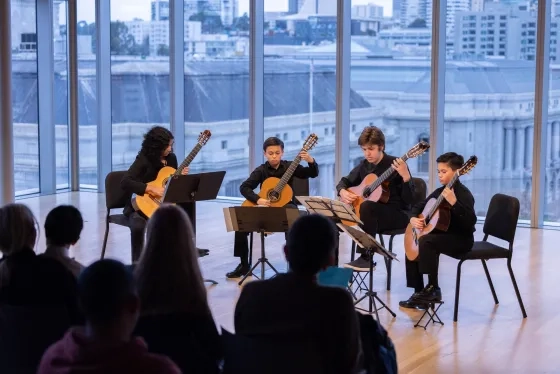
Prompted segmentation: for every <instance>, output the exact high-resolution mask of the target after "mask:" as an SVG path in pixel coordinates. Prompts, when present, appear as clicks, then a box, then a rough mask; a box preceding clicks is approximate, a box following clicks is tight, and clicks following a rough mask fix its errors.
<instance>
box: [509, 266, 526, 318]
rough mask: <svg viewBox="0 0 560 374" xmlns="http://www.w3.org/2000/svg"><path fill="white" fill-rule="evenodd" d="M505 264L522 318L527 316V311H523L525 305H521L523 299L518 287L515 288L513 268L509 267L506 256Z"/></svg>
mask: <svg viewBox="0 0 560 374" xmlns="http://www.w3.org/2000/svg"><path fill="white" fill-rule="evenodd" d="M507 266H508V270H509V276H510V277H511V283H513V288H514V289H515V294H516V295H517V301H518V302H519V307H520V308H521V313H523V318H527V312H526V311H525V306H524V305H523V300H521V294H520V293H519V288H517V282H516V281H515V276H514V275H513V269H512V268H511V258H508V261H507Z"/></svg>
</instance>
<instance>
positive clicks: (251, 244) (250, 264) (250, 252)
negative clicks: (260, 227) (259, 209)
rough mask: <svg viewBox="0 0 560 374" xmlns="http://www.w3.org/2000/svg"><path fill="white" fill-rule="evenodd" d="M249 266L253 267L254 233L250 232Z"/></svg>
mask: <svg viewBox="0 0 560 374" xmlns="http://www.w3.org/2000/svg"><path fill="white" fill-rule="evenodd" d="M249 236H250V237H249V268H251V267H253V233H252V232H251V233H249Z"/></svg>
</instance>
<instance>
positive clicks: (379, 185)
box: [342, 141, 430, 226]
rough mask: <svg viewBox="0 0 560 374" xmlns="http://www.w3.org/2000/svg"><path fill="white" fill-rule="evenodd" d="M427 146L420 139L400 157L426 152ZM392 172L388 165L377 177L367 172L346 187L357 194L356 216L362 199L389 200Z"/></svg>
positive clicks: (405, 157)
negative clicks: (357, 180)
mask: <svg viewBox="0 0 560 374" xmlns="http://www.w3.org/2000/svg"><path fill="white" fill-rule="evenodd" d="M428 148H430V145H429V144H428V143H426V142H424V141H421V142H420V143H418V144H416V145H415V146H414V147H412V148H410V150H409V151H408V152H406V153H405V154H404V156H402V157H401V159H402V160H403V161H404V162H406V161H407V160H408V159H409V158H415V157H418V156H420V155H421V154H423V153H424V152H426V150H427V149H428ZM394 173H396V170H395V169H393V168H392V167H389V168H388V169H387V170H385V172H384V173H383V174H381V175H380V176H379V177H378V176H377V175H376V174H374V173H371V174H368V175H366V177H365V178H364V180H363V181H362V183H360V184H359V185H358V186H355V187H350V188H348V191H350V192H353V193H354V194H356V195H358V198H357V199H356V200H354V202H353V203H352V206H353V207H354V213H355V214H356V215H357V216H358V218H359V217H360V206H361V205H362V203H363V202H364V201H366V200H369V201H374V202H378V201H379V202H382V203H386V202H387V201H389V182H390V178H391V177H392V176H393V174H394ZM342 223H343V224H345V225H347V226H354V225H356V223H354V222H348V221H343V222H342Z"/></svg>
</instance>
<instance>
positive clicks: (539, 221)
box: [531, 1, 552, 228]
mask: <svg viewBox="0 0 560 374" xmlns="http://www.w3.org/2000/svg"><path fill="white" fill-rule="evenodd" d="M550 13H551V2H550V1H539V3H538V9H537V25H538V27H537V55H536V66H535V122H534V127H533V131H534V133H533V165H532V176H531V179H532V189H531V227H534V228H540V227H542V226H543V222H544V210H545V187H546V182H545V177H546V156H547V155H546V145H547V139H546V136H544V134H546V128H547V127H546V126H548V79H549V73H550V59H549V53H550ZM548 140H549V141H552V139H548Z"/></svg>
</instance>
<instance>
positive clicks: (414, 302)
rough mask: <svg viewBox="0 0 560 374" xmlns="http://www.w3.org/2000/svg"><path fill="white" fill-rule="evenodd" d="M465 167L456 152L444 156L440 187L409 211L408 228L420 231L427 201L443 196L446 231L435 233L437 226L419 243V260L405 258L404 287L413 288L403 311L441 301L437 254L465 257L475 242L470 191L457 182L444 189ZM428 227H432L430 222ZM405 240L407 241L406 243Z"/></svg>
mask: <svg viewBox="0 0 560 374" xmlns="http://www.w3.org/2000/svg"><path fill="white" fill-rule="evenodd" d="M463 165H464V159H463V156H461V155H458V154H457V153H455V152H448V153H444V154H442V155H441V156H439V157H438V158H437V172H438V178H439V182H440V183H441V184H442V186H441V187H439V188H438V189H436V190H435V191H434V192H432V194H431V195H430V196H428V197H427V198H426V200H425V201H423V202H421V203H418V204H416V205H415V206H414V207H413V208H412V218H411V219H410V226H411V227H414V228H416V229H419V230H422V229H424V227H425V226H426V222H425V221H426V220H425V219H424V218H419V216H420V214H421V213H422V212H423V210H424V207H425V206H426V205H427V203H428V201H430V199H437V198H438V197H439V196H440V195H443V200H442V202H441V204H440V205H439V209H440V210H445V212H440V214H439V216H440V217H442V216H445V217H446V219H445V221H446V222H445V223H443V222H442V223H443V224H444V225H445V226H447V229H446V230H445V231H443V230H441V229H438V228H437V224H436V228H434V229H433V230H432V231H431V232H429V233H428V234H426V235H424V236H421V237H420V239H419V240H418V257H417V258H416V260H414V261H411V260H410V259H409V258H408V256H407V257H406V262H405V266H406V285H407V287H410V288H414V291H415V292H414V294H413V295H412V296H411V297H410V298H409V299H408V300H405V301H401V302H399V305H400V306H401V307H403V308H422V307H423V306H424V305H425V304H426V303H427V302H430V301H441V289H440V287H439V284H438V266H439V255H440V253H456V254H460V253H464V252H468V251H469V250H471V248H472V246H473V242H474V231H475V224H476V214H475V211H474V197H473V195H472V193H471V191H469V189H468V188H467V187H466V186H465V185H464V184H462V183H461V182H460V181H459V180H458V179H457V180H456V181H455V183H454V184H453V187H452V188H451V189H450V188H449V187H448V186H447V185H448V184H449V182H451V180H452V179H453V177H454V176H455V174H456V173H455V172H456V171H457V170H458V169H460V168H461V167H462V166H463ZM429 224H430V225H434V223H432V222H430V223H429ZM405 240H406V239H405ZM423 274H428V285H427V286H426V287H424V276H423Z"/></svg>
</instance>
